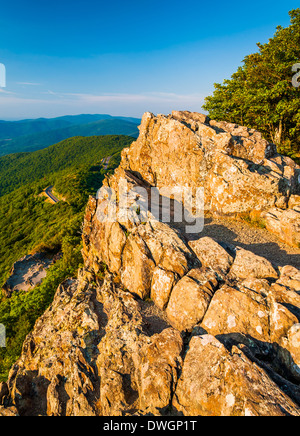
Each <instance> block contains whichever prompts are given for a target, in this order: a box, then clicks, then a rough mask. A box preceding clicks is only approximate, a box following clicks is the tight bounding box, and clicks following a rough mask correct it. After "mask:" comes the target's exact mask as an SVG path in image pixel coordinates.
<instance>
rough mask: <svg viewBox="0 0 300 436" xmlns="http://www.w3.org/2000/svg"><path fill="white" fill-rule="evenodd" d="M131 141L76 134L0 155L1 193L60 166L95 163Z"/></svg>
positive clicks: (129, 138) (121, 137)
mask: <svg viewBox="0 0 300 436" xmlns="http://www.w3.org/2000/svg"><path fill="white" fill-rule="evenodd" d="M133 140H134V138H131V137H128V136H93V137H88V138H85V137H75V138H69V139H67V140H65V141H62V142H60V143H59V144H55V145H52V146H50V147H48V148H46V149H44V150H38V151H35V152H33V153H17V154H11V155H8V156H3V157H1V158H0V196H2V195H5V194H8V193H9V192H12V191H13V190H14V189H16V188H17V187H19V186H24V185H25V184H27V183H29V182H33V181H35V180H39V179H41V178H42V177H45V176H46V175H49V174H51V173H55V172H57V171H60V170H63V169H68V168H82V166H84V165H87V166H88V165H93V164H96V163H97V162H100V161H101V159H102V158H104V157H105V156H109V155H113V154H115V153H117V152H119V151H120V150H122V149H123V148H124V147H127V146H129V145H130V144H131V143H132V141H133Z"/></svg>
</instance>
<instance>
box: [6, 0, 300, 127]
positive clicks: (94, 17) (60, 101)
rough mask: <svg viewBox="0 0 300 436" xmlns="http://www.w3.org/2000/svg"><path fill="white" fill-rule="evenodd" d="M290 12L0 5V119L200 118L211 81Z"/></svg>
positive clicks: (162, 4)
mask: <svg viewBox="0 0 300 436" xmlns="http://www.w3.org/2000/svg"><path fill="white" fill-rule="evenodd" d="M297 3H298V4H297ZM297 7H299V1H289V0H287V1H285V2H283V1H276V0H273V1H269V0H264V1H257V0H252V1H251V2H242V1H227V2H224V1H218V0H215V1H214V2H208V1H207V0H206V1H202V0H198V1H195V0H190V1H188V2H183V1H178V0H173V1H166V0H160V1H158V0H152V1H151V2H147V1H143V0H140V1H136V0H128V1H125V0H122V1H121V0H118V1H114V0H111V1H110V2H109V1H105V2H104V1H102V0H98V1H91V0H85V1H83V0H73V1H64V0H61V1H57V0H52V1H51V2H50V1H45V0H34V1H33V0H17V1H14V0H11V1H9V2H3V3H2V4H1V15H0V63H3V64H5V66H6V71H7V73H6V74H7V77H6V80H7V86H6V88H0V119H21V118H36V117H55V116H60V115H65V114H79V113H109V114H111V115H124V116H135V117H140V116H142V114H143V112H145V111H151V112H154V113H170V112H171V111H172V110H192V111H198V112H201V111H202V109H201V106H202V104H203V100H204V98H205V96H207V95H209V94H211V93H212V91H213V84H214V83H215V82H222V81H223V80H224V79H225V78H229V77H230V76H231V74H233V73H234V72H235V71H236V69H237V67H238V66H239V65H240V63H241V61H242V60H243V58H244V57H245V56H246V55H247V54H249V53H252V52H255V51H256V49H257V47H256V43H257V42H262V43H263V42H267V41H268V39H269V38H270V37H272V36H273V34H274V32H275V30H276V26H277V25H282V26H288V25H289V22H290V17H289V15H288V12H289V10H291V9H295V8H297Z"/></svg>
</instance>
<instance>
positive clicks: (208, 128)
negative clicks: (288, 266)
mask: <svg viewBox="0 0 300 436" xmlns="http://www.w3.org/2000/svg"><path fill="white" fill-rule="evenodd" d="M126 170H129V171H131V172H132V173H134V174H135V175H137V176H138V177H140V178H141V179H143V180H145V181H147V182H148V183H149V184H150V185H152V186H157V187H158V188H163V187H166V186H167V187H176V186H190V187H193V188H198V187H204V189H205V208H206V209H207V210H210V211H212V212H214V213H217V214H221V215H230V216H239V215H243V214H253V215H254V216H256V218H257V219H258V218H259V219H261V220H262V222H263V223H264V224H266V226H267V229H268V230H270V231H271V232H273V233H275V234H276V235H277V236H278V237H279V238H281V239H282V240H283V241H285V242H286V243H288V244H292V245H296V246H298V244H299V233H300V232H299V225H300V224H299V222H300V220H299V210H300V209H299V210H298V209H297V207H298V208H299V198H300V197H299V195H300V167H299V166H298V165H296V163H295V162H294V161H293V160H292V159H290V158H288V157H284V156H281V155H279V154H278V153H277V151H276V147H275V146H274V144H270V143H268V142H267V141H266V140H265V139H263V137H262V135H261V134H260V133H259V132H257V131H255V130H253V129H247V128H246V127H241V126H238V125H236V124H231V123H226V122H216V121H212V120H210V119H209V118H208V117H206V116H204V115H201V114H197V113H190V112H173V113H172V115H169V116H165V115H158V116H154V115H153V114H150V113H146V114H145V115H144V117H143V119H142V124H141V127H140V136H139V138H138V140H137V141H136V142H134V143H133V144H132V146H131V147H130V148H127V149H125V150H124V151H123V153H122V162H121V165H120V167H119V169H118V170H117V172H116V176H115V180H114V179H113V178H112V179H110V182H109V183H110V186H113V187H114V186H115V183H116V181H118V180H119V178H120V177H122V175H124V171H126ZM288 208H289V209H288Z"/></svg>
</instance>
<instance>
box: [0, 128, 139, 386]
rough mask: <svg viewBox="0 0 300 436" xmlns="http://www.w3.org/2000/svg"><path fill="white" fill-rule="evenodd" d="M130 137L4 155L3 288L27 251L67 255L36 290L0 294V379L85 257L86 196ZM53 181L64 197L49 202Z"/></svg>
mask: <svg viewBox="0 0 300 436" xmlns="http://www.w3.org/2000/svg"><path fill="white" fill-rule="evenodd" d="M132 140H133V139H132V138H130V137H126V136H108V137H94V138H71V139H69V140H67V141H63V142H62V143H60V144H56V145H53V146H51V147H49V149H45V150H42V151H38V152H34V153H28V154H20V155H11V156H7V157H5V158H1V163H0V181H1V182H0V183H1V186H2V187H3V185H4V184H5V182H6V188H5V189H6V190H7V191H10V193H8V194H6V195H2V197H0V210H1V214H0V227H1V233H0V289H1V286H2V285H3V283H4V281H5V279H6V278H7V277H8V275H9V271H10V269H11V267H12V265H13V263H14V262H16V261H17V260H18V259H19V258H21V257H23V256H25V255H26V254H29V253H35V252H39V251H44V252H49V253H57V252H62V254H63V255H62V258H61V259H60V260H59V261H58V262H57V263H55V264H54V265H53V266H52V267H51V268H50V270H49V272H48V274H47V278H46V279H45V280H44V281H43V283H42V284H41V285H39V286H37V287H36V288H35V289H34V290H33V291H31V292H28V293H25V292H20V293H15V294H14V295H13V296H12V298H10V299H7V298H5V297H4V296H3V295H2V296H0V323H2V324H4V325H5V326H6V333H7V344H8V346H7V347H6V348H5V349H1V350H0V380H4V379H5V378H7V373H8V370H9V368H10V367H11V365H12V363H13V362H14V361H15V360H16V359H17V358H18V356H19V354H20V352H21V347H22V343H23V341H24V338H25V336H26V335H27V334H28V332H29V331H30V330H31V329H32V327H33V325H34V323H35V321H36V319H37V318H38V317H39V316H40V315H41V314H42V313H43V312H44V311H45V309H46V308H47V306H48V305H49V304H50V303H51V301H52V298H53V295H54V293H55V291H56V289H57V287H58V285H59V284H60V283H61V282H62V281H63V280H64V279H65V278H66V277H69V276H72V275H73V274H74V273H75V272H76V271H77V269H78V266H79V265H80V263H81V262H82V257H81V226H82V221H83V215H84V210H85V207H86V204H87V200H88V196H89V195H91V194H93V195H95V193H96V192H97V190H98V189H99V187H100V186H101V183H102V181H103V178H104V176H105V174H107V173H110V172H111V171H112V170H113V169H114V168H115V167H116V166H117V165H118V164H119V161H120V151H121V150H122V149H123V148H124V147H127V146H128V145H130V144H131V142H132ZM107 156H112V157H111V159H110V162H109V165H108V167H107V169H104V166H103V165H102V159H103V158H104V157H107ZM20 184H22V186H21V187H20V186H19V185H20ZM50 185H53V186H54V189H55V192H57V193H59V194H60V197H63V198H64V199H65V200H66V201H60V202H59V203H57V204H54V205H53V204H50V203H49V202H47V200H46V199H45V197H42V196H41V195H40V194H41V192H42V191H43V190H44V189H45V188H46V187H47V186H50ZM16 187H17V188H16ZM2 194H3V191H2Z"/></svg>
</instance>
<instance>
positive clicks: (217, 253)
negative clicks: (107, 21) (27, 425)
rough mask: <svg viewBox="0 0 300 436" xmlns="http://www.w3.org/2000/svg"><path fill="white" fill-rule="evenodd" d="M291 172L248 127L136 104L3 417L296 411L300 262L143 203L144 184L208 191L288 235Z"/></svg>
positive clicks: (211, 204)
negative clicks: (77, 258) (124, 142)
mask: <svg viewBox="0 0 300 436" xmlns="http://www.w3.org/2000/svg"><path fill="white" fill-rule="evenodd" d="M299 175H300V168H299V167H298V166H297V165H296V164H295V163H294V162H293V161H292V160H290V159H289V158H286V157H283V156H280V155H278V154H277V152H276V148H275V147H274V145H272V144H269V143H268V142H267V141H265V140H264V139H263V138H262V137H261V135H260V134H259V133H258V132H256V131H253V130H249V129H247V128H244V127H239V126H236V125H232V124H228V123H216V122H214V121H212V120H209V119H208V118H207V117H206V116H204V115H200V114H194V113H188V112H174V113H173V114H172V115H169V116H163V115H159V116H157V117H155V116H154V115H152V114H145V115H144V117H143V120H142V124H141V127H140V136H139V138H138V140H137V141H136V142H135V143H133V144H132V146H131V147H130V148H129V149H125V150H124V151H123V155H122V162H121V165H120V167H119V168H118V169H117V170H116V172H115V174H114V175H113V176H111V177H110V178H109V179H107V180H106V182H105V184H104V186H103V187H102V188H101V189H100V191H99V192H98V195H97V198H90V201H89V203H88V206H87V209H86V215H85V220H84V228H83V257H84V268H83V269H81V270H80V271H79V274H78V278H77V279H70V280H67V281H66V282H64V283H62V284H61V286H60V287H59V289H58V290H57V293H56V295H55V298H54V301H53V304H52V305H51V307H50V308H49V309H48V310H47V311H46V312H45V314H44V315H43V316H42V317H41V318H40V319H39V320H38V321H37V323H36V325H35V328H34V330H33V331H32V333H31V334H30V335H29V336H28V337H27V339H26V341H25V343H24V346H23V351H22V356H21V358H20V359H19V360H18V361H17V362H16V364H15V365H14V366H13V368H12V369H11V372H10V375H9V379H8V381H7V383H4V384H2V385H0V403H1V404H2V407H1V408H0V414H2V415H16V414H20V415H54V416H56V415H59V416H61V415H105V416H108V415H132V414H139V415H146V414H154V415H176V414H184V415H186V416H193V415H201V416H215V415H217V416H225V415H235V416H241V415H246V416H252V415H254V416H257V415H258V416H265V415H272V416H288V415H295V416H299V415H300V386H299V384H300V351H299V350H300V295H299V293H300V271H299V270H297V269H296V268H294V267H293V266H292V265H286V266H284V267H281V268H278V267H277V266H275V265H273V264H272V263H271V262H270V261H269V260H268V259H266V258H263V257H260V256H258V255H256V254H254V253H253V252H251V251H248V250H245V249H244V248H242V247H239V246H236V245H232V244H228V243H227V242H226V241H219V240H216V239H213V238H210V237H202V236H201V233H199V234H195V233H194V234H192V235H191V234H189V233H188V232H186V231H185V227H182V226H180V225H178V223H172V222H171V220H170V222H169V223H167V222H160V221H159V220H157V219H155V217H154V216H153V214H151V213H149V211H148V210H147V207H145V208H144V209H143V207H142V208H141V204H142V205H143V201H144V203H145V201H146V200H145V199H144V198H143V194H141V192H144V193H148V192H149V195H150V197H151V188H153V187H156V188H159V189H160V190H162V189H163V188H166V187H168V188H170V187H171V188H176V187H178V186H183V187H187V186H188V187H191V188H197V187H204V191H205V209H206V210H207V211H210V212H212V213H217V214H225V215H229V216H231V217H233V218H237V217H239V216H241V215H243V214H249V215H250V216H255V217H256V218H257V219H261V220H262V219H264V220H265V222H266V226H267V228H268V229H269V230H271V231H272V232H274V233H275V234H277V235H278V238H281V239H282V240H284V241H286V242H287V243H289V244H292V245H297V244H299V224H300V218H299V216H300V214H299V200H300V197H299V194H300V192H299ZM121 180H125V181H126V189H127V191H126V192H127V193H128V194H129V195H128V196H129V203H127V204H126V208H127V209H126V208H125V209H126V212H127V213H126V214H124V207H123V206H122V205H121V201H120V198H119V197H118V194H116V196H115V197H114V196H113V195H112V192H116V193H117V192H118V186H119V185H120V181H121ZM141 189H142V190H143V191H142V190H141ZM148 200H149V198H148ZM174 201H175V200H174ZM157 206H159V205H157ZM108 217H114V218H115V219H107V218H108ZM123 217H125V218H123Z"/></svg>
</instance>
